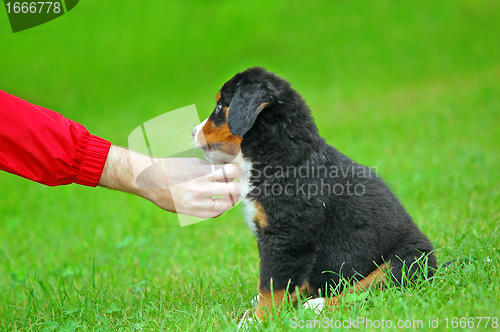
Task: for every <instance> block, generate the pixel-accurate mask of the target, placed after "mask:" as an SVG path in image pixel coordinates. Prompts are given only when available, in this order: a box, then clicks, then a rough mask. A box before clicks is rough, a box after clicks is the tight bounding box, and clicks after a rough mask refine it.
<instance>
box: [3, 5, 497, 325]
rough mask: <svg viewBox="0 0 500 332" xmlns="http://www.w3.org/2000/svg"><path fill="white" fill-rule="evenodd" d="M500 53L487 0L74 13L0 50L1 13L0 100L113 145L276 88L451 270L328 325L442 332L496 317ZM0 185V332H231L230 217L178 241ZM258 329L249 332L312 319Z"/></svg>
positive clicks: (70, 194)
mask: <svg viewBox="0 0 500 332" xmlns="http://www.w3.org/2000/svg"><path fill="white" fill-rule="evenodd" d="M499 37H500V5H499V4H498V2H496V1H493V0H492V1H473V0H470V1H439V2H437V1H420V2H410V1H401V2H395V3H393V2H388V1H387V2H386V1H356V2H347V1H338V2H328V1H310V2H308V3H307V4H305V3H304V2H299V1H291V2H289V1H276V2H271V3H267V2H263V1H260V2H249V1H248V2H242V1H241V2H240V1H238V2H236V1H217V2H215V1H194V0H188V1H182V2H181V1H169V2H167V1H159V0H158V1H150V2H148V3H147V4H146V3H145V2H130V3H127V2H118V1H106V2H102V1H91V0H87V1H81V2H80V3H79V4H78V6H77V7H75V9H73V10H72V11H71V12H70V13H69V14H67V15H64V16H63V17H61V18H59V19H57V20H54V21H52V22H50V23H47V24H45V25H42V26H39V27H37V28H34V29H31V30H28V31H25V32H21V33H17V34H12V33H11V32H10V27H9V26H8V21H7V15H6V14H5V12H2V10H0V74H1V78H2V79H1V82H0V89H2V90H5V91H7V92H10V93H13V94H15V95H18V96H20V97H23V98H25V99H27V100H29V101H31V102H33V103H37V104H40V105H43V106H45V107H49V108H52V109H54V110H57V111H59V112H61V113H63V114H64V115H65V116H67V117H69V118H71V119H73V120H76V121H79V122H81V123H82V124H84V125H85V126H86V127H87V128H88V129H89V131H90V132H91V133H93V134H96V135H99V136H101V137H104V138H106V139H109V140H111V141H112V142H113V143H115V144H121V145H126V142H127V137H128V134H129V133H130V132H131V131H132V130H133V129H134V128H135V127H137V126H138V125H140V124H141V123H143V122H144V121H147V120H149V119H151V118H153V117H155V116H157V115H159V114H162V113H164V112H166V111H169V110H173V109H176V108H179V107H183V106H186V105H190V104H196V105H197V108H198V111H199V112H200V117H202V118H203V117H205V116H207V115H208V114H209V113H210V112H211V110H212V109H213V107H214V104H213V103H214V102H213V100H214V97H215V94H216V92H217V91H218V89H219V87H220V85H221V84H222V83H223V82H224V81H225V80H227V79H229V78H230V77H231V76H232V75H234V74H235V73H236V72H238V71H241V70H243V69H245V68H247V67H249V66H252V65H262V66H265V67H266V68H268V69H270V70H272V71H275V72H277V73H278V74H279V75H281V76H283V77H284V78H286V79H288V80H289V81H291V82H292V83H293V85H294V86H295V88H297V90H298V91H299V92H301V93H302V95H303V96H304V98H305V99H306V101H307V102H308V104H309V106H310V107H311V109H312V110H313V115H314V117H315V118H316V120H317V124H318V127H319V130H320V132H321V134H322V135H323V136H324V137H325V138H326V139H327V141H328V142H329V143H330V144H332V145H334V146H336V147H337V148H338V149H339V150H340V151H342V152H344V153H346V154H347V155H349V156H350V157H352V158H354V159H355V160H356V161H358V162H360V163H363V164H367V165H376V166H377V167H378V169H379V172H380V174H381V176H382V177H383V178H384V179H385V180H386V181H387V182H388V184H389V185H390V186H391V188H392V189H393V190H394V191H395V192H396V193H397V195H398V197H400V198H401V200H402V201H403V203H404V205H405V207H406V208H407V209H408V211H409V212H410V214H411V215H412V216H413V217H414V219H415V222H416V223H417V224H418V225H419V227H420V228H421V229H422V230H423V232H424V233H425V234H427V235H428V236H429V238H430V239H431V241H432V242H433V243H434V245H435V247H436V249H437V256H438V259H439V260H440V261H441V262H444V261H447V260H450V259H461V260H462V261H464V262H466V264H465V265H460V264H455V265H452V266H451V267H450V268H448V269H440V270H439V271H438V274H437V277H436V279H435V280H434V282H432V283H428V284H425V285H424V287H421V288H416V287H408V288H405V289H394V288H390V289H388V290H385V291H383V292H381V291H371V292H370V293H369V294H367V295H366V296H364V295H363V296H360V297H358V298H354V299H352V300H353V301H349V303H344V304H343V305H341V306H340V307H339V308H337V309H336V310H335V311H334V312H333V313H329V314H327V316H326V317H327V318H329V319H334V320H337V319H339V320H345V319H349V318H352V319H355V318H356V317H365V318H367V319H372V320H380V319H381V318H384V319H385V320H387V319H390V320H391V321H393V322H394V324H395V323H396V322H397V321H398V320H400V319H401V320H407V319H409V320H422V321H423V323H424V327H426V326H427V325H428V320H429V317H431V319H435V318H436V317H439V328H438V329H436V330H447V328H446V325H445V322H444V319H445V318H447V317H448V318H449V322H450V325H449V327H448V330H449V329H451V319H452V318H453V317H467V318H468V317H479V316H492V317H493V316H496V317H499V316H500V310H499V309H500V287H499V286H498V280H499V279H500V252H499V249H498V248H499V247H500V240H499V235H500V229H499V226H498V225H500V209H499V207H500V186H499V185H498V184H499V179H500V152H499V151H500V150H499V148H500V132H499V130H498V125H499V124H500V43H499V42H498V40H499ZM0 186H1V191H0V329H1V330H5V331H89V330H96V331H97V330H104V331H106V330H109V331H116V330H127V331H128V330H130V331H169V330H170V331H182V330H185V331H196V330H199V331H219V330H222V331H224V330H227V331H231V330H234V328H235V326H236V323H237V319H238V317H239V316H240V315H242V313H243V312H244V311H245V310H246V309H248V308H249V307H250V300H251V299H252V298H253V296H255V294H256V292H257V290H256V288H257V287H256V286H257V280H258V251H257V248H256V243H255V240H254V239H253V237H252V235H251V232H250V231H249V230H248V229H247V227H246V225H245V223H244V222H243V215H242V212H241V207H236V208H235V209H233V210H231V211H229V212H227V213H226V214H224V215H223V216H221V217H219V218H217V219H214V220H207V221H204V222H202V223H199V224H196V225H192V226H188V227H184V228H181V227H180V226H179V224H178V222H177V219H176V217H175V216H174V215H171V214H168V213H165V212H163V211H161V210H160V209H158V208H156V207H155V206H154V205H153V204H151V203H149V202H147V201H143V200H141V199H139V198H137V197H133V196H130V195H126V194H122V193H119V192H112V191H108V190H105V189H102V188H97V189H92V188H86V187H82V186H77V185H70V186H65V187H58V188H48V187H44V186H42V185H39V184H35V183H33V182H30V181H28V180H24V179H21V178H18V177H15V176H13V175H10V174H6V173H0ZM488 262H489V263H488ZM276 310H277V311H276V312H275V313H274V314H273V319H272V320H270V321H268V322H266V323H264V325H263V326H262V327H261V328H260V331H281V330H293V329H292V328H291V324H290V319H291V318H292V317H297V318H298V319H313V314H312V312H310V311H304V310H301V309H296V308H291V307H290V306H288V305H285V306H284V307H282V308H281V309H276ZM320 318H321V317H320ZM499 318H500V317H499ZM481 327H484V323H482V325H481ZM490 328H491V323H490ZM373 329H374V330H375V328H373ZM409 330H423V329H412V328H410V329H409Z"/></svg>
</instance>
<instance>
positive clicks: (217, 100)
mask: <svg viewBox="0 0 500 332" xmlns="http://www.w3.org/2000/svg"><path fill="white" fill-rule="evenodd" d="M220 97H221V94H220V91H219V93H218V94H217V97H215V102H216V103H218V102H219V100H220Z"/></svg>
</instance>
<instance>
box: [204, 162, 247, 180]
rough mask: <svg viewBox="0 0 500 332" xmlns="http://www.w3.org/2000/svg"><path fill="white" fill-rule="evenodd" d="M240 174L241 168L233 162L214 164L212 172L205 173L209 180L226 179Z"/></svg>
mask: <svg viewBox="0 0 500 332" xmlns="http://www.w3.org/2000/svg"><path fill="white" fill-rule="evenodd" d="M240 175H241V170H240V168H239V167H238V166H236V165H234V164H226V165H214V172H212V173H210V174H208V175H206V177H207V179H209V180H210V181H215V180H220V179H224V180H226V181H227V180H228V179H234V178H238V177H240Z"/></svg>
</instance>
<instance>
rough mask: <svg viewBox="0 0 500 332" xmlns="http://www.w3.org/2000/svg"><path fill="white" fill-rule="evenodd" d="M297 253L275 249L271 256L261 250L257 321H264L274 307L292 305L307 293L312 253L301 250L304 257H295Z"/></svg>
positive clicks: (256, 309) (292, 250) (292, 249)
mask: <svg viewBox="0 0 500 332" xmlns="http://www.w3.org/2000/svg"><path fill="white" fill-rule="evenodd" d="M296 249H297V248H290V249H288V248H287V249H285V250H283V249H281V250H279V249H277V248H274V249H271V252H269V251H267V250H266V251H263V250H261V261H260V275H259V303H258V304H257V306H256V307H255V316H256V317H257V318H258V319H259V320H263V319H264V318H265V316H266V313H270V312H271V310H272V307H273V305H274V306H279V305H281V304H282V303H283V301H287V300H291V301H292V303H293V302H295V301H297V298H298V296H300V294H301V293H303V292H304V291H305V290H306V288H307V286H306V285H307V276H308V275H309V272H310V271H311V269H312V264H313V261H314V253H313V252H308V251H307V250H304V249H305V248H301V249H302V250H304V251H305V253H304V254H302V255H301V256H297V250H296ZM291 254H293V257H291ZM297 289H298V292H297ZM288 294H289V295H288ZM285 296H286V298H285Z"/></svg>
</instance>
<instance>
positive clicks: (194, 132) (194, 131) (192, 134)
mask: <svg viewBox="0 0 500 332" xmlns="http://www.w3.org/2000/svg"><path fill="white" fill-rule="evenodd" d="M194 134H196V128H194V129H193V131H192V132H191V136H193V138H194Z"/></svg>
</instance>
